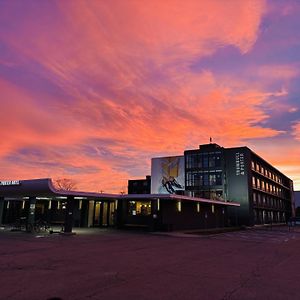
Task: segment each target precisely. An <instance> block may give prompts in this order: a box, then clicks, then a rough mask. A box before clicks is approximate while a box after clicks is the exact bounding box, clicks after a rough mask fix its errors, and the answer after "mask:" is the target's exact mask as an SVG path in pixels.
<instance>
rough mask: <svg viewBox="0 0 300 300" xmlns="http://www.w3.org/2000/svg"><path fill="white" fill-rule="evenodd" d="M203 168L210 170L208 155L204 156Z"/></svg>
mask: <svg viewBox="0 0 300 300" xmlns="http://www.w3.org/2000/svg"><path fill="white" fill-rule="evenodd" d="M203 167H204V168H208V156H207V155H204V156H203Z"/></svg>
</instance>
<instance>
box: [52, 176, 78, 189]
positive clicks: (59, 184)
mask: <svg viewBox="0 0 300 300" xmlns="http://www.w3.org/2000/svg"><path fill="white" fill-rule="evenodd" d="M53 185H54V187H55V188H56V189H57V190H59V191H72V190H74V189H76V182H75V181H74V180H73V179H70V178H57V179H54V180H53Z"/></svg>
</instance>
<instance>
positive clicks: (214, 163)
mask: <svg viewBox="0 0 300 300" xmlns="http://www.w3.org/2000/svg"><path fill="white" fill-rule="evenodd" d="M215 159H216V158H215V156H210V157H209V167H211V168H212V167H215V165H216V162H215Z"/></svg>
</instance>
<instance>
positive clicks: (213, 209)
mask: <svg viewBox="0 0 300 300" xmlns="http://www.w3.org/2000/svg"><path fill="white" fill-rule="evenodd" d="M211 212H212V213H213V214H214V213H215V206H214V205H213V204H212V205H211Z"/></svg>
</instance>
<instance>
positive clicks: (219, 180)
mask: <svg viewBox="0 0 300 300" xmlns="http://www.w3.org/2000/svg"><path fill="white" fill-rule="evenodd" d="M216 185H222V172H218V173H216Z"/></svg>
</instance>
